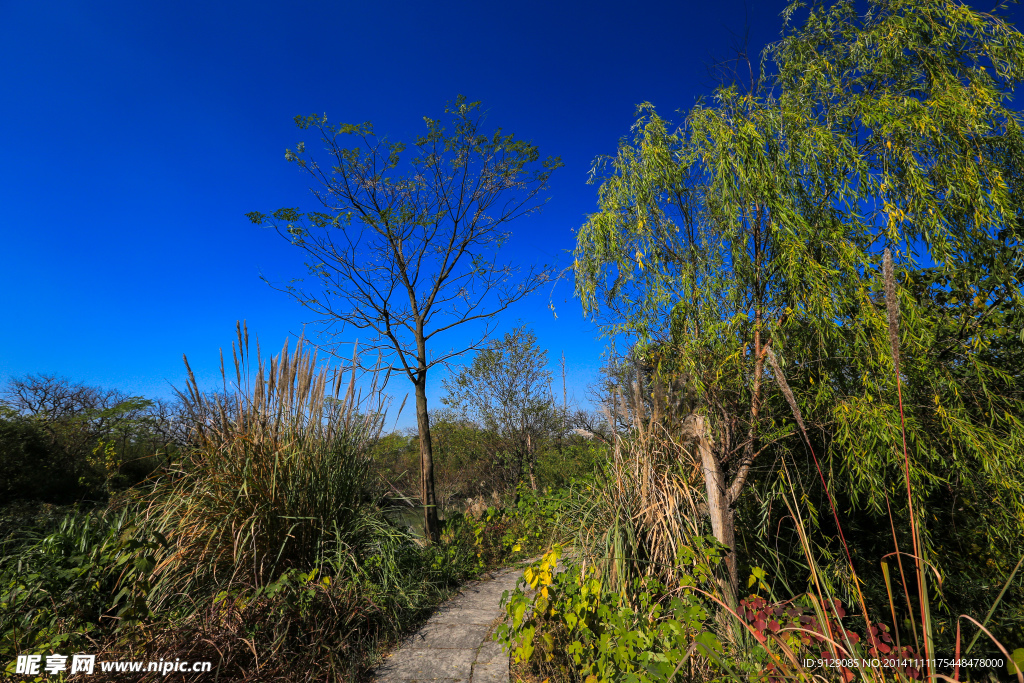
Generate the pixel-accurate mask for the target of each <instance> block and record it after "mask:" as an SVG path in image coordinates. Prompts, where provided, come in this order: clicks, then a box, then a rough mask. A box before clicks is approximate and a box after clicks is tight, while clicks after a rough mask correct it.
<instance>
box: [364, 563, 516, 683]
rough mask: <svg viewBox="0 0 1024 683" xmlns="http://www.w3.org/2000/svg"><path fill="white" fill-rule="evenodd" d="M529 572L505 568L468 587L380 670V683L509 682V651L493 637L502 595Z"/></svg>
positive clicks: (377, 672)
mask: <svg viewBox="0 0 1024 683" xmlns="http://www.w3.org/2000/svg"><path fill="white" fill-rule="evenodd" d="M522 575H523V571H522V570H521V569H505V570H502V571H499V572H495V573H494V574H491V575H490V576H489V577H487V578H485V579H484V580H482V581H474V582H472V583H469V584H466V585H465V586H463V587H462V590H461V591H460V593H459V595H458V596H457V597H455V598H452V599H451V600H449V601H448V602H446V603H444V604H443V605H441V607H439V608H438V610H437V612H436V613H435V614H434V616H432V617H431V618H430V620H429V621H428V622H427V623H426V625H425V626H424V627H423V628H421V629H420V630H419V631H418V632H416V634H415V635H413V636H411V637H410V638H408V639H407V640H406V641H405V642H404V643H402V645H401V647H400V648H399V649H398V650H397V651H396V652H395V653H394V654H392V655H391V656H390V657H389V658H388V659H387V660H385V662H384V664H382V665H381V666H380V667H379V668H378V669H377V671H376V679H377V681H378V682H379V683H405V682H406V681H439V682H441V683H456V682H460V683H508V660H509V657H508V655H507V654H505V653H503V652H502V650H501V646H500V645H498V644H497V643H495V642H494V641H492V640H491V638H490V634H491V630H492V627H493V626H494V625H495V624H496V622H497V620H498V618H499V617H500V616H502V610H501V607H500V606H499V604H500V603H501V594H502V593H503V592H504V591H512V590H513V589H514V588H515V587H516V581H518V580H519V577H520V576H522Z"/></svg>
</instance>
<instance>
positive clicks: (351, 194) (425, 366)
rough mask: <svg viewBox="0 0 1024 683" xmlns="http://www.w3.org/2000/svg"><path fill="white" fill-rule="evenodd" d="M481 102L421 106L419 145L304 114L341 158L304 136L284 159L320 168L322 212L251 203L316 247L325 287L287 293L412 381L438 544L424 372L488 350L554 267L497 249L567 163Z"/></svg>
mask: <svg viewBox="0 0 1024 683" xmlns="http://www.w3.org/2000/svg"><path fill="white" fill-rule="evenodd" d="M479 104H480V103H479V102H472V103H471V102H467V101H466V99H465V98H464V97H462V96H460V97H459V98H458V100H457V101H456V102H455V103H454V105H450V106H449V107H446V109H445V119H444V120H440V119H431V118H426V117H424V122H425V123H426V133H425V134H424V135H422V136H420V137H418V138H416V140H415V141H414V143H413V145H412V147H411V148H409V149H407V147H406V145H405V144H404V143H400V142H391V141H389V140H388V139H386V138H381V137H379V136H377V135H376V133H375V132H374V130H373V127H372V126H371V125H370V124H369V123H364V124H362V125H351V124H343V125H334V124H331V123H329V122H328V120H327V119H326V117H320V116H309V117H301V116H300V117H297V118H296V123H297V124H298V126H299V128H301V129H303V130H306V129H310V128H312V129H315V130H317V131H318V132H319V133H320V137H321V140H322V142H323V144H324V145H325V146H326V150H327V153H328V155H329V156H330V159H331V162H330V164H329V165H327V166H321V165H320V164H319V163H318V162H317V161H316V160H315V159H312V158H307V157H306V155H305V145H304V144H302V143H300V144H299V146H298V148H297V149H296V151H294V152H293V151H291V150H288V151H287V152H286V153H285V158H286V159H288V160H289V161H291V162H293V163H296V164H297V165H298V166H299V167H300V168H301V169H303V170H304V171H306V172H308V173H309V174H310V176H311V178H312V179H313V181H314V182H315V189H314V195H315V196H316V198H317V199H318V200H319V202H320V203H321V205H322V207H323V209H324V210H323V211H310V212H307V213H302V212H300V211H299V210H298V209H292V208H285V209H280V210H278V211H276V212H274V213H273V214H272V215H270V216H268V215H264V214H261V213H259V212H253V213H250V214H248V216H249V218H250V219H251V220H252V221H253V223H256V224H259V225H267V226H270V227H273V228H274V229H276V230H277V232H278V233H279V234H280V235H281V236H282V237H284V238H285V239H287V240H288V241H289V242H291V243H292V244H293V245H295V246H296V247H299V248H300V249H302V250H303V251H304V252H305V253H306V255H307V257H308V258H309V260H308V261H307V263H306V265H307V268H308V270H309V275H310V276H311V277H312V279H313V281H314V282H315V283H317V286H318V288H319V291H318V290H317V289H316V288H314V289H312V290H310V289H308V288H306V287H305V286H304V285H303V284H302V281H301V280H299V281H292V283H290V284H288V285H286V286H285V288H284V289H285V291H287V292H288V293H289V294H291V295H292V296H294V297H295V298H296V299H297V300H298V301H299V302H300V303H302V304H303V305H304V306H306V307H307V308H309V309H311V310H312V311H314V312H315V313H316V314H318V315H319V316H320V317H319V321H320V322H322V323H323V324H324V325H325V327H326V329H328V330H331V331H333V332H335V333H341V332H343V331H345V330H346V329H355V330H362V331H363V332H364V334H367V335H368V337H364V338H363V339H361V340H360V341H361V342H362V348H363V349H364V350H365V349H367V348H369V349H376V350H379V351H381V352H383V353H384V355H385V357H387V358H388V359H390V361H391V362H390V364H389V365H387V366H386V368H387V370H388V371H389V372H390V371H397V372H400V373H402V374H404V375H405V376H406V377H408V379H409V381H410V382H412V384H413V387H414V389H415V395H416V420H417V425H418V427H419V441H420V492H421V500H422V503H423V506H424V531H425V534H426V536H427V537H428V538H429V539H431V540H433V541H436V540H437V538H438V535H439V525H438V516H437V501H436V496H435V493H434V474H433V448H432V445H431V438H430V419H429V413H428V410H427V393H426V388H427V376H428V373H429V371H430V370H431V369H432V368H434V367H435V366H437V365H438V364H444V363H446V362H448V361H449V360H451V359H452V358H454V357H456V356H458V355H459V354H462V353H465V352H466V351H469V350H472V349H479V348H481V346H482V343H483V341H484V339H486V337H487V336H488V334H489V332H490V331H491V329H492V326H493V320H494V316H495V315H497V314H498V313H501V312H502V311H504V310H506V309H507V308H508V307H509V306H511V305H512V304H513V303H515V302H516V301H519V300H520V299H522V298H523V297H525V296H526V295H527V294H529V293H530V292H532V291H534V290H535V289H536V288H537V287H539V286H540V285H541V284H543V283H544V282H545V281H546V280H547V276H548V273H547V271H545V270H544V269H530V270H528V271H527V272H525V273H521V272H520V268H519V267H518V266H516V265H514V264H512V263H508V262H505V261H503V260H501V259H499V258H498V250H499V249H500V247H501V246H502V245H503V244H504V243H505V241H506V240H507V239H508V237H509V232H508V228H509V224H510V223H512V222H513V221H515V220H517V219H518V218H521V217H523V216H525V215H527V214H530V213H532V212H534V211H537V210H538V209H539V208H540V207H541V205H542V204H543V199H542V198H541V197H540V194H541V192H543V191H544V189H545V188H546V187H547V183H548V178H549V177H550V175H551V173H552V171H553V170H554V169H555V168H557V167H558V166H560V165H561V162H560V160H558V159H557V158H548V159H547V160H544V161H541V160H540V156H539V153H538V151H537V148H536V147H535V146H534V145H532V144H530V143H528V142H525V141H523V140H517V139H515V137H514V136H513V135H509V134H505V133H503V132H502V131H501V129H495V130H492V131H485V129H484V126H483V116H482V113H481V111H480V106H479ZM446 123H447V124H448V125H449V126H450V127H448V128H446V127H445V124H446ZM349 143H350V144H351V145H352V146H346V144H349ZM470 323H475V324H478V325H480V324H482V325H483V329H482V331H480V334H479V335H478V336H476V337H475V338H470V340H469V341H468V342H464V343H460V344H459V346H458V347H455V348H452V347H448V348H445V347H441V349H440V350H439V349H438V346H439V344H440V339H441V338H440V337H439V336H438V335H443V334H444V333H445V332H448V331H450V330H452V329H453V328H455V327H458V326H461V325H466V324H470Z"/></svg>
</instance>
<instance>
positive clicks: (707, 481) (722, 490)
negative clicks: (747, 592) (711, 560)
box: [693, 415, 739, 608]
mask: <svg viewBox="0 0 1024 683" xmlns="http://www.w3.org/2000/svg"><path fill="white" fill-rule="evenodd" d="M706 429H707V428H706V425H705V424H704V418H703V417H701V416H700V415H695V416H694V417H693V433H694V437H695V438H696V441H697V450H698V452H699V454H700V460H701V466H702V469H703V470H704V486H705V487H706V488H707V493H708V512H709V513H710V515H711V532H712V533H713V534H714V535H715V538H716V539H718V540H719V542H721V543H722V544H723V545H725V546H727V547H728V548H729V550H730V552H729V554H728V556H726V560H725V565H726V568H727V570H728V580H727V581H726V582H724V583H723V585H722V588H723V589H724V591H725V597H726V601H727V602H728V603H729V606H730V607H733V608H735V607H736V604H737V603H736V596H737V593H738V590H739V576H738V574H737V567H736V528H735V526H734V520H733V509H732V505H730V503H729V495H728V493H727V487H726V482H725V472H724V471H723V470H722V465H721V463H719V462H718V458H716V457H715V453H714V449H713V448H712V446H711V439H710V437H708V435H707V431H706Z"/></svg>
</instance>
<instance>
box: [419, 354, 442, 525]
mask: <svg viewBox="0 0 1024 683" xmlns="http://www.w3.org/2000/svg"><path fill="white" fill-rule="evenodd" d="M424 374H426V373H423V374H421V375H420V376H421V378H422V377H423V375H424ZM415 386H416V425H417V427H419V430H420V501H421V502H422V503H423V536H424V538H426V539H427V540H428V541H429V542H430V543H437V542H438V541H439V540H440V539H441V525H440V524H439V523H438V519H437V498H436V497H435V495H434V450H433V446H432V445H431V442H430V417H429V416H428V415H427V383H426V381H425V379H421V381H419V382H416V383H415Z"/></svg>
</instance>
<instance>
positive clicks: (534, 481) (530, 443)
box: [526, 434, 537, 491]
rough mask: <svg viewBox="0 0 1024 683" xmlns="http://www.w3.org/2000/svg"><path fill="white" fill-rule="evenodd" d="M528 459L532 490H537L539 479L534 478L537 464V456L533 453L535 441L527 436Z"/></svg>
mask: <svg viewBox="0 0 1024 683" xmlns="http://www.w3.org/2000/svg"><path fill="white" fill-rule="evenodd" d="M526 457H527V458H529V460H530V488H532V489H533V490H534V491H536V490H537V479H536V478H535V477H534V476H533V471H534V467H535V465H536V464H537V456H536V455H535V454H534V452H533V441H532V440H531V439H530V435H529V434H527V435H526Z"/></svg>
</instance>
